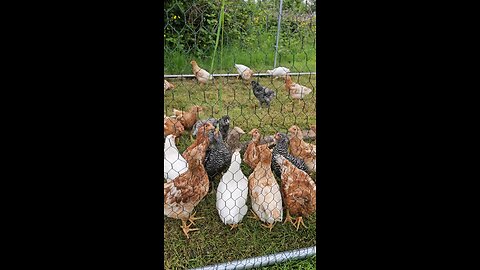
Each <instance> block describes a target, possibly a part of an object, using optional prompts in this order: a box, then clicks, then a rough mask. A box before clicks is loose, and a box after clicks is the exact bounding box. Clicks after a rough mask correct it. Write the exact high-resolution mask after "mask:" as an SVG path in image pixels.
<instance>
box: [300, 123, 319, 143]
mask: <svg viewBox="0 0 480 270" xmlns="http://www.w3.org/2000/svg"><path fill="white" fill-rule="evenodd" d="M302 135H303V139H309V140H313V141H315V140H316V138H317V125H311V126H310V129H308V130H303V131H302Z"/></svg>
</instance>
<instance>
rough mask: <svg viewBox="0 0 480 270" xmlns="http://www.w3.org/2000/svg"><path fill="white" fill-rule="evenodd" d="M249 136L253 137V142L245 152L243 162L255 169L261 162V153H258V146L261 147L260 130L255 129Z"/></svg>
mask: <svg viewBox="0 0 480 270" xmlns="http://www.w3.org/2000/svg"><path fill="white" fill-rule="evenodd" d="M248 134H249V135H252V140H251V142H250V143H249V144H248V146H247V149H246V150H245V154H244V155H243V162H245V164H247V165H248V166H249V167H250V168H252V169H255V167H256V166H257V164H258V162H259V161H260V152H259V151H258V146H259V145H260V132H259V131H258V129H256V128H254V129H252V130H251V131H250V132H249V133H248Z"/></svg>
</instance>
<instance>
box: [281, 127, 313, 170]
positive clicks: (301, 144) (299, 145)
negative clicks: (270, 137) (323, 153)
mask: <svg viewBox="0 0 480 270" xmlns="http://www.w3.org/2000/svg"><path fill="white" fill-rule="evenodd" d="M288 132H289V135H290V146H289V148H290V149H289V150H290V153H291V154H292V156H294V157H297V158H300V159H302V160H303V161H304V162H305V165H307V169H308V171H309V172H316V171H317V168H316V164H317V152H316V146H315V145H314V144H310V143H306V142H305V141H304V140H303V132H302V130H301V129H300V128H299V127H297V126H295V125H293V126H291V127H290V128H289V129H288Z"/></svg>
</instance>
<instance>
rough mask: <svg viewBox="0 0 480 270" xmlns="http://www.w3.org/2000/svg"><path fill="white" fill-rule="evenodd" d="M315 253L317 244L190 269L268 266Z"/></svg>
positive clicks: (229, 269)
mask: <svg viewBox="0 0 480 270" xmlns="http://www.w3.org/2000/svg"><path fill="white" fill-rule="evenodd" d="M315 254H317V246H313V247H308V248H302V249H296V250H290V251H284V252H280V253H276V254H270V255H265V256H260V257H253V258H248V259H244V260H237V261H232V262H228V263H222V264H215V265H209V266H205V267H199V268H194V269H191V270H233V269H251V268H254V267H261V266H268V265H272V264H277V263H281V262H284V261H286V260H297V259H303V258H306V257H309V256H313V255H315Z"/></svg>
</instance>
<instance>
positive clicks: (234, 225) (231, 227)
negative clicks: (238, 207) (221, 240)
mask: <svg viewBox="0 0 480 270" xmlns="http://www.w3.org/2000/svg"><path fill="white" fill-rule="evenodd" d="M229 225H230V231H231V230H233V229H235V228H238V226H239V225H242V224H229Z"/></svg>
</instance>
